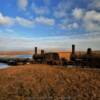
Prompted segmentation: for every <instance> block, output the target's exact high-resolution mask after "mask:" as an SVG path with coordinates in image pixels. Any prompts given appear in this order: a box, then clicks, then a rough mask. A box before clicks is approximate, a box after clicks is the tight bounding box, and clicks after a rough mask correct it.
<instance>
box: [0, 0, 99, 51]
mask: <svg viewBox="0 0 100 100" xmlns="http://www.w3.org/2000/svg"><path fill="white" fill-rule="evenodd" d="M71 44H76V46H77V50H86V49H87V48H88V47H91V48H93V49H94V50H100V0H0V50H32V49H33V47H34V46H38V47H40V48H44V49H57V50H69V49H70V48H71Z"/></svg>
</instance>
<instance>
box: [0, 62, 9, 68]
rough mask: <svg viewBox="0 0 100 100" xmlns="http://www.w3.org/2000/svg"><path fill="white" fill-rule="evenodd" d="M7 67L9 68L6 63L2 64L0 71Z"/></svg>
mask: <svg viewBox="0 0 100 100" xmlns="http://www.w3.org/2000/svg"><path fill="white" fill-rule="evenodd" d="M7 67H9V66H8V65H7V64H5V63H0V69H3V68H7Z"/></svg>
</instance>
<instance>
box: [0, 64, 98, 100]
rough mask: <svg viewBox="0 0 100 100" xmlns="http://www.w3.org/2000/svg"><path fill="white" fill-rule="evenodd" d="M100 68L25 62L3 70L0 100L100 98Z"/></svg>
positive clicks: (1, 71) (76, 99)
mask: <svg viewBox="0 0 100 100" xmlns="http://www.w3.org/2000/svg"><path fill="white" fill-rule="evenodd" d="M99 76H100V70H97V69H93V70H92V69H81V68H61V67H57V66H49V65H38V64H33V65H24V66H16V67H10V68H7V69H1V70H0V100H100V77H99Z"/></svg>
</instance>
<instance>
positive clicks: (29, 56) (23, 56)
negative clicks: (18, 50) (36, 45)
mask: <svg viewBox="0 0 100 100" xmlns="http://www.w3.org/2000/svg"><path fill="white" fill-rule="evenodd" d="M16 57H17V58H32V55H16Z"/></svg>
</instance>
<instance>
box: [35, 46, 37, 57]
mask: <svg viewBox="0 0 100 100" xmlns="http://www.w3.org/2000/svg"><path fill="white" fill-rule="evenodd" d="M35 55H37V47H35Z"/></svg>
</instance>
